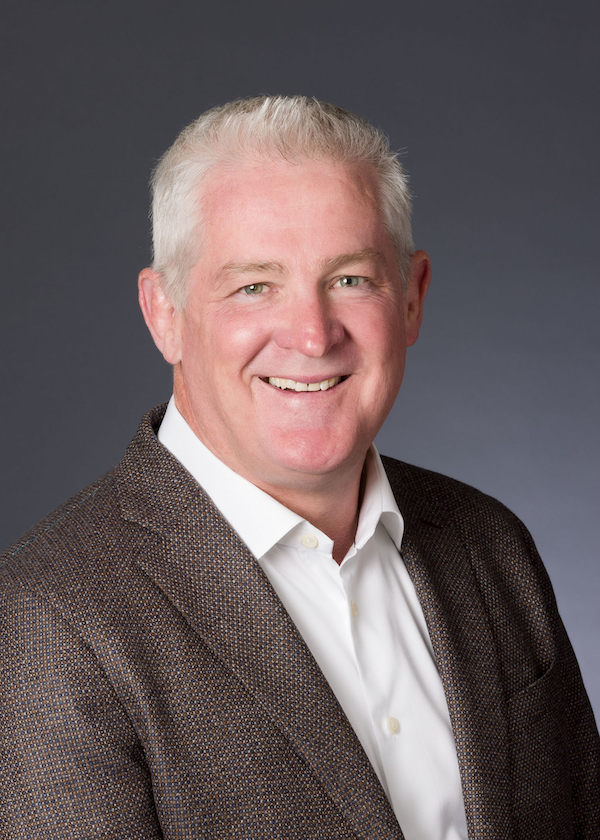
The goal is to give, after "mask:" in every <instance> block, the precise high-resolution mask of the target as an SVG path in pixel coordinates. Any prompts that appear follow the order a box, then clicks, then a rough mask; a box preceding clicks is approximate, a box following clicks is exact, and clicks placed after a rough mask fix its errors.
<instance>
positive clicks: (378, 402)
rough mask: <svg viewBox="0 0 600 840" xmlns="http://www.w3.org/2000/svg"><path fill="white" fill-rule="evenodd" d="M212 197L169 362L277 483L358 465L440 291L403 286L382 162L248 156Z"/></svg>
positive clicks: (224, 448)
mask: <svg viewBox="0 0 600 840" xmlns="http://www.w3.org/2000/svg"><path fill="white" fill-rule="evenodd" d="M202 196H203V199H202V218H203V220H202V229H203V234H202V242H201V257H200V259H199V261H198V262H197V264H196V265H195V266H194V268H193V269H192V271H191V274H190V277H189V284H190V285H189V296H188V303H187V306H186V308H185V310H184V311H183V312H176V313H175V314H174V316H173V318H174V320H173V334H174V340H173V347H174V348H175V349H174V350H173V351H172V352H171V354H170V355H171V358H168V360H169V361H171V362H172V363H175V365H176V368H175V399H176V402H177V405H178V407H179V409H180V411H181V412H182V413H183V415H184V417H185V418H186V419H187V421H188V423H189V424H190V425H191V426H192V428H193V429H194V431H195V432H196V434H197V435H198V436H199V437H200V439H201V440H202V441H203V442H204V443H205V444H206V445H207V446H208V447H209V449H211V450H212V451H213V452H214V453H215V454H216V455H217V456H218V457H220V458H221V460H223V461H224V462H225V463H226V464H228V465H229V466H230V467H231V468H233V469H234V470H236V471H237V472H239V473H240V474H242V475H244V476H245V477H246V478H249V479H250V480H251V481H253V482H254V483H255V484H257V485H258V486H261V487H263V488H264V489H267V490H268V489H269V488H274V487H287V488H299V489H300V488H302V487H310V486H311V482H312V483H313V485H314V482H315V481H321V482H322V481H323V479H324V478H325V479H326V478H327V477H337V478H339V477H340V476H342V477H343V476H344V475H350V474H351V472H352V471H353V470H354V471H355V470H356V469H360V468H361V467H362V463H363V461H364V457H365V454H366V451H367V449H368V447H369V446H370V444H371V442H372V441H373V439H374V437H375V435H376V434H377V432H378V430H379V428H380V426H381V424H382V423H383V421H384V419H385V417H386V416H387V414H388V412H389V410H390V408H391V406H392V404H393V402H394V400H395V398H396V395H397V393H398V389H399V388H400V383H401V381H402V375H403V371H404V359H405V350H406V346H407V344H410V343H412V342H413V341H414V340H415V339H416V335H417V331H418V322H419V321H420V314H421V305H422V296H423V295H424V291H423V290H421V289H419V290H416V285H415V282H414V281H413V280H411V284H409V291H408V295H406V296H405V295H403V292H402V283H401V278H400V275H399V271H398V267H397V262H396V255H395V251H394V247H393V244H392V241H391V239H390V237H389V234H388V233H387V231H386V229H385V226H384V224H383V221H382V218H381V214H380V211H379V209H378V207H377V202H376V182H375V178H374V175H373V173H372V172H371V171H370V170H369V169H368V168H367V167H363V166H361V167H359V166H348V165H343V164H336V163H331V162H315V161H312V162H311V161H307V162H303V163H299V164H295V165H291V164H288V163H285V162H282V161H267V160H263V161H261V162H248V163H243V164H238V165H235V166H233V167H225V166H223V167H219V168H218V169H215V170H212V171H211V172H210V173H209V175H208V177H207V179H206V180H205V182H204V184H203V190H202ZM425 259H426V258H425ZM421 261H423V258H421ZM417 273H418V272H417ZM421 273H422V272H421ZM417 285H418V284H417ZM425 287H426V284H425ZM419 296H420V297H419ZM417 298H418V300H417ZM417 309H418V312H417V311H416V310H417ZM165 355H167V354H165Z"/></svg>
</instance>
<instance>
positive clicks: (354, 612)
mask: <svg viewBox="0 0 600 840" xmlns="http://www.w3.org/2000/svg"><path fill="white" fill-rule="evenodd" d="M350 613H351V615H352V618H356V616H357V615H358V607H357V606H356V604H355V603H354V601H350Z"/></svg>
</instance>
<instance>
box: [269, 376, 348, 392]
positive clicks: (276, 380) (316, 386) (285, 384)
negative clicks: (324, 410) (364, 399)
mask: <svg viewBox="0 0 600 840" xmlns="http://www.w3.org/2000/svg"><path fill="white" fill-rule="evenodd" d="M347 378H348V377H347V376H333V377H332V378H331V379H323V380H322V381H321V382H296V380H294V379H283V378H282V377H279V376H269V377H268V379H267V378H265V379H264V380H263V381H264V382H268V383H269V385H273V386H274V387H275V388H279V389H280V390H281V391H328V390H329V389H330V388H334V387H335V386H336V385H339V383H340V382H343V381H344V379H347Z"/></svg>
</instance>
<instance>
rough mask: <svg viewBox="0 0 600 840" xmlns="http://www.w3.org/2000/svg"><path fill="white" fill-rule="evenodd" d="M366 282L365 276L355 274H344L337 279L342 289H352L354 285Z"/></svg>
mask: <svg viewBox="0 0 600 840" xmlns="http://www.w3.org/2000/svg"><path fill="white" fill-rule="evenodd" d="M364 282H365V278H364V277H357V276H356V275H354V274H344V275H343V277H338V279H337V280H336V283H339V285H340V286H341V287H342V289H350V288H352V286H360V284H361V283H364Z"/></svg>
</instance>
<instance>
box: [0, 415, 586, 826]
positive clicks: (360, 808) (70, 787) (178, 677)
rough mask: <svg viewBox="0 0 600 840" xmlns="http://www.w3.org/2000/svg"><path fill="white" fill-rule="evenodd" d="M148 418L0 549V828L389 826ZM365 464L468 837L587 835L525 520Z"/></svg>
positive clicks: (432, 477)
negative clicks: (458, 781) (399, 553)
mask: <svg viewBox="0 0 600 840" xmlns="http://www.w3.org/2000/svg"><path fill="white" fill-rule="evenodd" d="M163 410H164V408H163V409H157V410H155V411H154V412H151V413H150V414H149V415H148V416H147V417H145V418H144V420H143V421H142V424H141V426H140V428H139V430H138V433H137V435H136V437H135V438H134V440H133V442H132V444H131V445H130V447H129V448H128V450H127V452H126V453H125V456H124V458H123V460H122V462H121V463H120V464H119V466H118V467H117V468H116V469H114V470H113V471H112V472H110V473H108V474H107V475H106V476H105V477H104V478H102V479H100V480H99V481H98V482H97V483H96V484H94V485H92V486H91V487H89V488H88V489H87V490H84V491H83V492H82V493H80V494H79V495H77V496H76V497H74V498H73V499H71V500H70V501H69V502H67V503H66V504H65V505H63V506H62V507H61V508H60V509H59V510H57V511H56V512H55V513H53V514H52V515H51V516H49V517H48V518H47V519H45V520H44V521H43V522H42V523H40V525H38V526H37V527H36V528H35V529H33V530H32V531H31V532H30V533H29V534H27V535H26V536H25V537H24V538H23V540H22V541H20V542H19V543H16V544H15V545H13V546H12V547H11V548H10V549H8V551H7V552H6V553H5V554H4V555H3V564H2V566H1V567H0V592H1V598H2V606H1V613H0V620H1V628H0V645H1V648H2V650H1V674H0V695H1V699H0V702H1V711H0V726H1V728H2V740H1V744H0V837H1V838H3V840H4V838H6V840H8V838H13V839H14V838H19V840H25V838H27V840H36V838H44V840H46V838H65V840H83V838H86V840H87V839H88V838H104V840H107V839H108V838H111V839H112V838H114V840H134V838H139V840H142V838H143V840H149V838H169V840H200V838H222V839H223V840H225V838H227V840H236V839H237V838H240V840H241V838H244V840H256V839H257V838H258V840H262V838H265V839H266V838H283V839H284V840H288V838H289V840H300V838H302V840H308V839H309V838H311V840H312V839H314V840H316V839H317V838H322V840H332V839H333V838H340V840H341V839H342V838H348V840H349V838H354V840H356V838H363V840H367V838H368V840H375V838H380V839H381V840H392V838H396V840H400V838H402V833H401V829H400V827H399V826H398V823H397V821H396V819H395V817H394V814H393V812H392V810H391V808H390V806H389V804H388V802H387V800H386V797H385V795H384V793H383V791H382V789H381V787H380V785H379V782H378V780H377V777H376V775H375V773H374V771H373V770H372V768H371V766H370V764H369V762H368V760H367V758H366V756H365V754H364V752H363V750H362V748H361V746H360V744H359V742H358V740H357V738H356V736H355V734H354V732H353V730H352V729H351V727H350V725H349V723H348V721H347V720H346V718H345V716H344V714H343V712H342V710H341V709H340V707H339V705H338V703H337V700H336V698H335V696H334V695H333V693H332V691H331V689H330V688H329V686H328V684H327V682H326V681H325V678H324V677H323V675H322V673H321V672H320V670H319V668H318V666H317V665H316V663H315V661H314V660H313V658H312V656H311V654H310V652H309V651H308V649H307V647H306V645H305V644H304V642H303V640H302V638H301V637H300V636H299V634H298V632H297V630H296V628H295V626H294V624H293V623H292V621H291V619H290V618H289V616H288V614H287V613H286V611H285V609H284V608H283V606H282V604H281V602H280V601H279V600H278V598H277V596H276V595H275V593H274V591H273V590H272V588H271V586H270V584H269V582H268V580H267V578H266V577H265V576H264V574H263V572H262V570H261V569H260V567H259V565H258V564H257V563H256V561H255V560H254V558H253V557H252V555H251V554H250V553H249V551H248V549H247V548H246V546H245V545H244V544H243V543H242V542H241V541H240V539H239V538H238V537H237V535H236V534H235V533H234V532H233V531H232V530H231V528H230V527H229V526H228V524H227V522H225V521H224V519H223V518H222V517H221V516H220V514H219V512H218V511H217V510H216V509H215V508H214V506H213V505H212V503H211V501H210V499H209V498H208V497H207V496H206V495H205V494H204V493H203V491H202V489H201V488H200V487H199V486H198V485H197V484H196V483H195V482H194V480H193V479H192V478H191V476H190V475H189V474H188V473H187V472H186V471H185V470H184V469H183V468H182V467H181V465H180V464H179V463H178V462H177V461H176V460H175V459H174V458H173V457H172V456H171V455H170V453H169V452H168V451H167V450H166V449H164V448H163V447H162V446H161V445H160V444H159V443H158V441H157V438H156V434H155V429H156V428H157V426H158V424H159V422H160V419H161V417H162V411H163ZM385 465H386V469H387V470H388V474H389V477H390V481H391V483H392V487H393V488H394V491H395V493H396V496H397V499H398V504H399V507H400V509H401V511H402V513H403V516H404V517H405V520H406V536H405V540H404V544H403V556H404V559H405V562H406V565H407V567H408V570H409V572H410V574H411V576H412V579H413V581H414V583H415V585H416V588H417V592H418V594H419V597H420V599H421V603H422V606H423V609H424V612H425V617H426V619H427V624H428V627H429V632H430V634H431V639H432V642H433V646H434V649H435V654H436V657H437V662H438V666H439V670H440V673H441V676H442V680H443V684H444V688H445V691H446V696H447V699H448V706H449V709H450V716H451V719H452V724H453V728H454V735H455V739H456V747H457V751H458V758H459V762H460V770H461V776H462V784H463V792H464V800H465V807H466V813H467V819H468V826H469V837H470V838H471V840H475V838H493V840H509V838H512V839H513V840H517V838H518V839H519V840H555V838H556V840H558V839H559V838H560V839H561V840H562V838H565V840H566V838H586V840H598V838H600V784H599V742H598V734H597V731H596V728H595V725H594V720H593V716H592V712H591V710H590V707H589V703H588V701H587V698H586V695H585V692H584V689H583V686H582V684H581V679H580V676H579V672H578V669H577V665H576V662H575V659H574V656H573V653H572V651H571V648H570V646H569V642H568V640H567V637H566V635H565V632H564V630H563V628H562V625H561V623H560V619H559V618H558V615H557V612H556V607H555V603H554V598H553V595H552V590H551V587H550V584H549V582H548V579H547V577H546V574H545V572H544V569H543V567H542V565H541V562H540V560H539V558H538V556H537V554H536V552H535V548H534V547H533V545H532V542H531V539H530V537H529V535H528V534H527V532H526V531H525V529H524V528H523V526H522V525H521V523H520V522H519V521H518V520H517V519H516V518H515V517H514V516H513V515H512V514H511V513H509V512H508V511H507V510H506V509H505V508H504V507H502V506H501V505H500V504H499V503H498V502H496V501H494V500H493V499H490V498H488V497H486V496H483V495H482V494H481V493H479V492H477V491H476V490H474V489H472V488H470V487H467V486H465V485H463V484H459V483H458V482H455V481H452V480H451V479H448V478H444V477H443V476H440V475H436V474H434V473H430V472H427V471H424V470H420V469H418V468H416V467H411V466H407V465H406V464H401V463H398V462H396V461H392V460H389V459H386V460H385ZM432 840H437V839H436V838H432Z"/></svg>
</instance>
